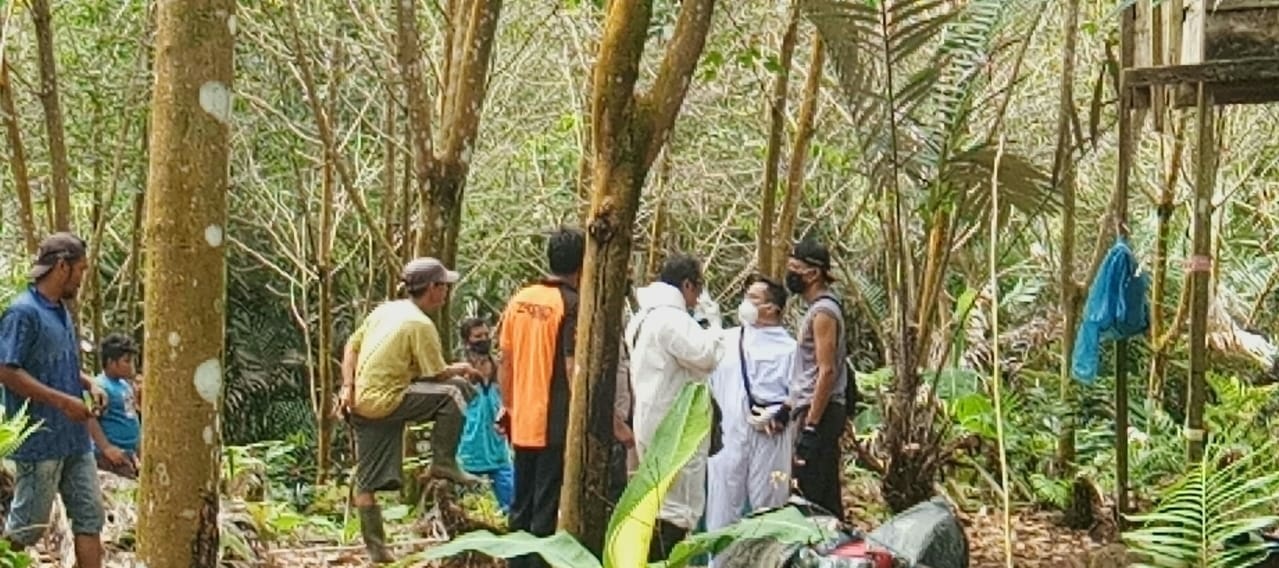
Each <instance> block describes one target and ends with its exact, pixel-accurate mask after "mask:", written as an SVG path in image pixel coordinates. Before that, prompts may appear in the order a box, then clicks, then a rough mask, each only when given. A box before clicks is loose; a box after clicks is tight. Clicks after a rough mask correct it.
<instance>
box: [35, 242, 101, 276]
mask: <svg viewBox="0 0 1279 568" xmlns="http://www.w3.org/2000/svg"><path fill="white" fill-rule="evenodd" d="M87 249H88V247H87V246H86V245H85V243H84V240H83V239H81V238H80V237H77V236H75V235H74V234H72V233H66V232H63V233H54V234H52V235H49V236H47V237H45V238H44V240H43V241H40V248H39V250H38V251H37V252H36V258H35V260H34V261H32V263H31V272H29V273H28V274H27V276H28V277H30V278H31V279H32V280H39V279H41V278H43V277H44V275H45V274H47V273H48V272H49V271H50V270H52V269H53V267H55V266H57V265H58V261H60V260H65V261H67V262H75V261H77V260H80V259H82V258H84V257H85V252H86V250H87Z"/></svg>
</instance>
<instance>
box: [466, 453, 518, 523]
mask: <svg viewBox="0 0 1279 568" xmlns="http://www.w3.org/2000/svg"><path fill="white" fill-rule="evenodd" d="M475 475H481V476H484V477H487V478H489V479H490V480H491V481H492V482H493V495H494V496H496V497H497V504H498V506H499V507H501V508H502V514H503V515H510V514H511V502H512V501H514V500H515V469H514V468H512V467H511V466H510V465H507V466H506V467H503V468H501V469H495V470H492V471H479V472H476V473H475Z"/></svg>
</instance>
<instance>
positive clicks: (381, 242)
mask: <svg viewBox="0 0 1279 568" xmlns="http://www.w3.org/2000/svg"><path fill="white" fill-rule="evenodd" d="M287 12H288V31H289V35H290V36H291V37H290V40H291V42H292V44H293V45H292V47H293V61H294V63H295V64H296V65H297V67H298V70H299V71H300V73H299V74H300V75H301V76H302V77H301V78H302V89H303V91H304V92H305V94H306V101H307V105H308V106H310V107H311V113H312V114H314V115H315V125H316V130H318V131H319V134H320V144H321V145H322V146H323V150H324V159H325V161H326V162H327V163H331V164H333V167H334V168H335V169H336V172H337V179H338V181H339V182H341V184H342V189H343V191H344V192H345V193H346V196H347V198H348V199H349V200H350V201H351V204H352V205H354V206H355V211H356V213H357V215H358V216H359V219H360V222H362V223H364V225H365V226H367V227H369V234H370V235H372V237H373V245H374V248H375V249H376V251H377V256H378V257H380V262H382V263H384V266H386V269H387V271H388V272H389V273H390V274H398V273H399V271H400V268H401V264H400V262H399V261H398V260H397V259H396V254H395V247H394V246H392V245H391V243H390V241H388V240H387V238H386V235H384V234H383V233H382V232H381V231H378V230H377V228H376V227H377V219H375V218H374V217H373V214H372V213H371V212H369V207H368V204H367V203H366V202H365V201H364V194H363V193H361V191H360V188H359V187H357V186H356V180H355V176H354V175H353V174H352V173H351V171H350V168H349V167H347V164H346V162H345V161H343V160H342V156H341V154H339V153H338V143H337V139H336V136H335V135H334V133H333V122H332V120H333V117H331V116H329V113H328V112H327V110H326V109H325V108H324V105H322V104H320V95H319V93H318V92H317V89H316V86H315V75H314V74H313V73H312V72H311V60H310V58H309V56H308V55H307V54H306V49H305V46H304V45H303V44H302V38H301V35H300V33H299V31H298V21H297V19H298V18H297V6H295V5H294V4H292V3H289V4H288V5H287Z"/></svg>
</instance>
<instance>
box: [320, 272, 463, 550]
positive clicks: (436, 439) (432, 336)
mask: <svg viewBox="0 0 1279 568" xmlns="http://www.w3.org/2000/svg"><path fill="white" fill-rule="evenodd" d="M457 279H458V274H457V273H456V272H454V271H452V270H449V269H448V268H446V267H445V266H444V264H442V263H441V262H440V261H439V260H436V259H434V258H418V259H415V260H413V261H411V262H409V263H408V264H407V265H405V267H404V271H403V273H402V274H401V283H402V284H403V285H404V288H405V290H406V291H407V292H408V295H409V297H408V298H405V299H402V300H394V301H390V302H386V303H384V304H382V305H380V306H378V307H377V309H375V310H373V312H372V313H370V314H369V315H368V317H367V318H365V320H364V322H363V323H361V324H360V326H359V328H358V329H356V330H355V333H353V334H351V337H350V338H349V339H348V340H347V343H346V349H345V350H344V352H343V354H342V391H341V393H340V395H339V404H340V408H341V410H342V411H343V412H345V413H348V415H349V416H350V420H351V426H352V428H353V429H354V431H355V454H356V475H355V499H354V501H355V506H356V508H357V510H358V511H359V515H360V532H361V533H362V536H363V537H364V544H365V547H366V548H367V549H368V551H369V556H370V558H371V559H372V560H373V561H374V562H375V563H383V562H391V561H392V558H391V555H390V553H389V552H388V551H387V549H386V545H385V542H384V541H385V534H384V532H383V527H382V514H381V510H380V509H379V508H378V505H377V500H376V498H375V497H374V492H375V491H396V490H399V489H400V486H401V482H400V476H401V468H402V467H403V463H402V462H403V440H404V427H405V425H406V424H408V423H410V422H427V421H434V422H435V427H434V429H433V430H432V432H431V454H432V457H431V467H430V468H429V469H428V471H427V472H428V474H430V475H432V476H434V477H440V478H444V479H449V480H452V481H455V482H457V483H462V484H476V483H480V482H481V480H480V479H479V478H477V477H474V476H472V475H470V474H468V473H466V472H464V471H462V469H461V468H459V467H458V464H457V458H456V453H457V446H458V440H459V438H460V437H461V434H462V427H463V424H464V420H465V415H466V405H467V403H468V402H469V401H470V399H471V397H472V396H473V394H474V390H473V389H472V387H471V385H470V382H469V381H470V380H476V379H479V378H481V376H480V374H479V372H477V371H476V370H475V368H474V367H472V366H471V365H470V364H469V363H464V362H463V363H455V364H452V365H448V364H446V363H445V362H444V355H443V352H442V347H441V343H440V334H439V331H438V330H437V329H436V327H435V323H434V322H432V321H431V318H429V317H427V315H426V313H425V312H426V310H430V309H434V308H438V307H440V306H443V305H444V303H445V302H446V301H447V300H448V295H449V291H450V289H451V288H452V286H453V284H455V283H456V282H457Z"/></svg>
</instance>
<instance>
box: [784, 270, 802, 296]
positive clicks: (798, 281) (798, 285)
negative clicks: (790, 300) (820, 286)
mask: <svg viewBox="0 0 1279 568" xmlns="http://www.w3.org/2000/svg"><path fill="white" fill-rule="evenodd" d="M786 289H787V290H789V291H790V293H792V294H803V293H804V276H803V275H801V274H800V273H798V272H787V273H786Z"/></svg>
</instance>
